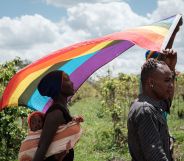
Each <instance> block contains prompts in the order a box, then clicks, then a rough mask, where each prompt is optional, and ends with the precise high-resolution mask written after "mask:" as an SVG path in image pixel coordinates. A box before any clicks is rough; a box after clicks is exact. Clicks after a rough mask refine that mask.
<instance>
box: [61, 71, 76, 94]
mask: <svg viewBox="0 0 184 161" xmlns="http://www.w3.org/2000/svg"><path fill="white" fill-rule="evenodd" d="M62 79H63V80H62V84H61V93H62V94H64V95H66V96H72V95H74V87H73V82H72V81H71V80H70V78H69V76H68V74H66V73H63V76H62Z"/></svg>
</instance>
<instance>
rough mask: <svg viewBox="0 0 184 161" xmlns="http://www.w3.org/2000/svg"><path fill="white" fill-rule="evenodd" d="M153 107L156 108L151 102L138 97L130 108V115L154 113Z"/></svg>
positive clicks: (137, 115)
mask: <svg viewBox="0 0 184 161" xmlns="http://www.w3.org/2000/svg"><path fill="white" fill-rule="evenodd" d="M153 109H154V108H153V106H152V105H151V104H150V103H148V102H146V101H140V100H139V99H136V100H135V101H134V102H133V104H132V106H131V108H130V112H129V115H131V116H133V115H135V117H139V116H142V115H145V114H152V112H153Z"/></svg>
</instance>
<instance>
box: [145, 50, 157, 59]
mask: <svg viewBox="0 0 184 161" xmlns="http://www.w3.org/2000/svg"><path fill="white" fill-rule="evenodd" d="M159 54H160V53H159V52H158V51H151V50H148V51H147V52H146V54H145V57H146V60H148V59H150V58H154V59H158V56H159Z"/></svg>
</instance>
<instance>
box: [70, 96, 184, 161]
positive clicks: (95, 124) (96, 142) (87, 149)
mask: <svg viewBox="0 0 184 161" xmlns="http://www.w3.org/2000/svg"><path fill="white" fill-rule="evenodd" d="M177 106H178V105H177ZM177 106H176V107H177ZM100 107H101V104H100V100H99V99H98V98H95V97H91V98H86V99H83V100H80V101H78V102H76V103H75V104H74V105H72V106H71V107H70V111H71V113H72V115H83V116H84V119H85V122H84V123H82V125H81V126H82V128H83V135H82V137H81V139H80V141H79V142H78V144H77V145H76V148H75V161H108V160H110V158H113V157H117V158H123V160H125V161H129V160H130V155H129V152H128V148H125V149H123V153H122V151H119V150H118V149H116V148H115V147H111V149H108V148H106V147H107V146H109V145H110V143H109V140H108V139H109V138H108V136H107V137H105V138H104V139H101V140H100V139H99V138H100V137H101V134H102V132H106V131H108V132H109V131H110V129H112V122H111V120H110V118H109V117H102V118H99V117H98V114H99V109H100ZM183 107H184V103H182V104H180V105H179V107H177V109H176V108H173V109H171V114H170V116H169V117H168V126H169V129H170V132H171V134H172V135H173V136H174V137H175V138H176V142H175V156H176V158H177V159H176V161H184V129H183V127H184V125H183V122H184V119H179V118H178V116H177V111H178V109H179V108H183ZM105 134H106V135H107V133H105ZM106 135H103V136H106ZM102 148H104V149H102Z"/></svg>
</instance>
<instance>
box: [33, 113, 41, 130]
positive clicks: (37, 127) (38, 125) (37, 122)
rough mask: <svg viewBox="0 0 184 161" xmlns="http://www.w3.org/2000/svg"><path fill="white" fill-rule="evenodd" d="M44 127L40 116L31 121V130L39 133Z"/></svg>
mask: <svg viewBox="0 0 184 161" xmlns="http://www.w3.org/2000/svg"><path fill="white" fill-rule="evenodd" d="M42 127H43V118H42V117H41V116H40V115H34V116H32V117H31V119H30V130H31V131H37V130H40V129H42Z"/></svg>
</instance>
